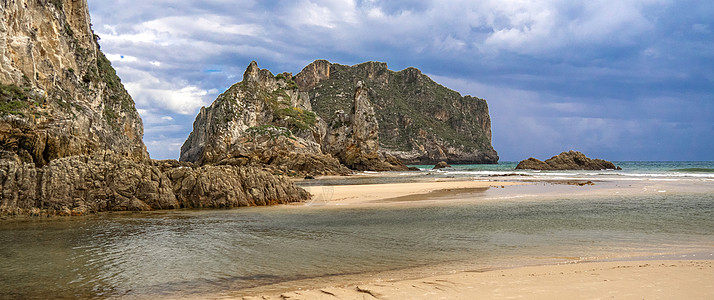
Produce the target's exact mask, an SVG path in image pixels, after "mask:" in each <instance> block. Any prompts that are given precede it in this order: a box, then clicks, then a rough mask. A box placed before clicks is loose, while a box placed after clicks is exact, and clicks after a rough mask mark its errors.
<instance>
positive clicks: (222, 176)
mask: <svg viewBox="0 0 714 300" xmlns="http://www.w3.org/2000/svg"><path fill="white" fill-rule="evenodd" d="M166 174H167V175H168V177H169V178H170V179H171V181H172V182H173V192H174V193H175V194H176V199H177V200H178V202H179V203H180V206H181V207H185V208H231V207H239V206H256V205H274V204H284V203H290V202H297V201H302V200H307V199H310V194H309V193H307V192H306V191H305V190H303V189H302V188H299V187H297V186H295V185H294V184H293V183H292V182H290V181H289V180H287V179H286V178H284V177H277V176H273V175H272V174H270V173H268V172H267V171H265V170H262V169H259V168H237V167H233V166H202V167H194V168H192V167H183V168H170V169H167V170H166Z"/></svg>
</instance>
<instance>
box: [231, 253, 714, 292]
mask: <svg viewBox="0 0 714 300" xmlns="http://www.w3.org/2000/svg"><path fill="white" fill-rule="evenodd" d="M518 298H520V299H712V298H714V260H711V258H710V259H709V260H650V261H629V262H593V263H579V264H567V265H552V266H536V267H522V268H514V269H505V270H492V271H473V272H459V273H455V274H449V275H441V276H434V277H426V278H420V279H411V280H403V281H396V282H394V281H389V280H384V281H381V280H375V281H373V282H369V283H365V284H361V285H347V286H331V287H324V288H317V289H312V290H299V291H292V292H286V293H281V294H277V295H258V296H249V297H242V298H238V299H246V300H248V299H251V300H252V299H518Z"/></svg>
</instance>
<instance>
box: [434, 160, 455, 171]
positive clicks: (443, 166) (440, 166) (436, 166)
mask: <svg viewBox="0 0 714 300" xmlns="http://www.w3.org/2000/svg"><path fill="white" fill-rule="evenodd" d="M443 168H451V165H450V164H448V163H446V162H445V161H440V162H438V163H437V164H436V165H435V166H434V168H432V169H433V170H436V169H443Z"/></svg>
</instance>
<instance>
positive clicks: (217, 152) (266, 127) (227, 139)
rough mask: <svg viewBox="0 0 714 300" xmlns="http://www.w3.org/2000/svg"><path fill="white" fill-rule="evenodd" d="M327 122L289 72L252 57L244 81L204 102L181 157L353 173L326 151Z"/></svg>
mask: <svg viewBox="0 0 714 300" xmlns="http://www.w3.org/2000/svg"><path fill="white" fill-rule="evenodd" d="M325 128H326V125H324V122H322V120H321V119H319V118H318V117H317V116H316V115H315V113H313V112H312V107H311V105H310V101H309V100H308V98H307V95H306V94H305V93H300V92H299V91H298V89H297V85H296V84H295V82H294V81H293V79H292V75H291V74H290V73H282V74H278V75H277V76H273V74H272V73H270V71H268V70H264V69H260V68H258V65H257V63H256V62H254V61H253V62H251V63H250V65H249V66H248V68H247V69H246V71H245V73H244V75H243V81H241V82H239V83H236V84H234V85H233V86H232V87H231V88H229V89H228V90H227V91H226V92H224V93H223V94H221V95H220V96H219V97H218V98H217V99H216V100H215V101H214V102H213V103H212V104H211V106H209V107H203V108H201V111H200V112H199V114H198V116H197V117H196V121H194V123H193V131H192V132H191V134H190V135H189V137H188V139H187V140H186V142H185V143H184V144H183V146H182V147H181V158H180V160H181V161H190V162H195V163H197V164H199V165H205V164H224V165H226V164H228V165H239V166H246V165H254V166H266V167H269V168H270V169H272V170H273V171H275V172H276V173H281V174H291V173H295V174H298V175H306V174H309V175H327V174H347V173H349V170H347V169H346V168H344V167H343V166H341V165H340V163H339V162H338V161H337V160H336V159H335V158H333V157H331V156H329V155H324V154H323V153H322V150H321V149H320V144H319V141H320V140H321V139H322V137H323V136H324V135H325ZM311 164H314V165H311Z"/></svg>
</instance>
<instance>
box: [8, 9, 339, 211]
mask: <svg viewBox="0 0 714 300" xmlns="http://www.w3.org/2000/svg"><path fill="white" fill-rule="evenodd" d="M0 18H2V19H1V21H0V44H2V45H3V47H0V215H2V214H31V215H32V214H34V215H39V214H49V215H82V214H86V213H93V212H100V211H127V210H130V211H140V210H154V209H171V208H182V207H186V208H219V207H235V206H244V205H267V204H277V203H288V202H294V201H300V200H307V199H309V198H310V195H309V194H308V193H307V192H305V191H304V190H302V189H301V188H299V187H297V186H295V185H294V184H293V183H292V182H291V181H290V180H289V179H287V178H285V177H282V176H275V175H273V174H272V173H271V172H270V171H266V170H263V169H262V168H253V167H250V165H249V164H246V165H236V164H231V163H228V162H226V163H225V164H223V165H221V166H202V167H199V166H194V165H193V164H181V163H179V162H166V161H162V162H156V161H152V160H151V159H150V158H149V155H148V153H147V151H146V147H145V145H144V143H143V141H142V138H143V125H142V121H141V118H140V117H139V114H138V112H137V110H136V109H135V107H134V101H133V100H132V98H131V97H130V96H129V94H128V93H127V92H126V90H125V89H124V86H123V85H122V83H121V80H120V79H119V78H118V77H117V75H116V72H115V70H114V69H113V68H112V66H111V63H110V62H109V60H107V58H106V57H105V56H104V54H102V52H101V51H100V49H99V45H98V44H97V40H98V37H97V36H96V35H94V32H93V31H92V29H91V26H90V21H89V12H88V9H87V2H86V1H85V0H72V1H70V0H58V1H46V0H40V1H4V2H3V3H2V10H0ZM248 75H249V77H250V76H254V77H260V76H263V75H265V74H261V73H250V74H248ZM271 76H272V75H271ZM256 81H257V79H256ZM306 103H307V104H309V101H306ZM298 112H299V111H298ZM287 113H292V111H289V112H287ZM286 122H291V120H286ZM298 125H299V124H298ZM256 138H257V137H256ZM282 142H284V143H293V144H294V143H295V141H294V140H292V139H288V140H287V141H286V140H282ZM299 146H302V147H305V148H308V149H310V148H311V149H317V150H318V151H319V145H318V144H317V143H313V144H309V143H308V144H306V145H299ZM296 147H297V146H296ZM276 151H279V149H278V150H276ZM306 152H309V151H306ZM276 155H278V156H281V157H284V156H282V155H281V154H279V153H278V154H276ZM297 156H298V157H294V159H293V160H292V161H291V163H292V164H297V165H299V164H309V163H311V162H313V161H311V160H309V159H308V158H305V157H302V156H299V155H297ZM248 157H249V158H250V159H254V155H253V156H248ZM257 159H262V160H265V159H266V158H265V156H262V157H258V158H257ZM267 159H269V160H270V159H271V158H267ZM333 161H334V162H330V161H328V162H325V163H326V164H327V163H333V164H334V165H339V163H337V161H336V160H334V159H333ZM343 168H344V167H343ZM345 170H346V169H345Z"/></svg>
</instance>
